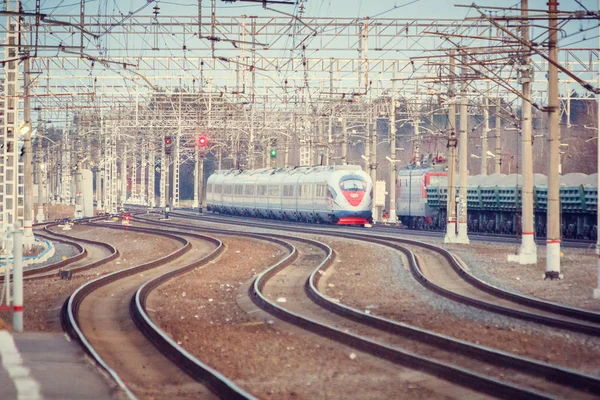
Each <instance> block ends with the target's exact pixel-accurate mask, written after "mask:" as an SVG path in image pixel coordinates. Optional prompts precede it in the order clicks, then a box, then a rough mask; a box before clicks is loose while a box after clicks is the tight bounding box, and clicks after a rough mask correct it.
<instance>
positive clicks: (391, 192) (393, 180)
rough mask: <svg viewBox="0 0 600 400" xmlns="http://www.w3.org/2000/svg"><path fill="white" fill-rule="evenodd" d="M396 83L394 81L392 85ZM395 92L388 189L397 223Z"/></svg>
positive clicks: (394, 220) (391, 212)
mask: <svg viewBox="0 0 600 400" xmlns="http://www.w3.org/2000/svg"><path fill="white" fill-rule="evenodd" d="M394 84H395V81H392V85H394ZM394 93H395V90H392V98H391V99H390V123H389V125H390V131H389V132H390V133H389V134H390V160H391V162H390V164H391V165H390V178H389V179H390V180H389V187H388V196H389V199H390V217H389V220H390V222H392V223H395V222H396V220H397V219H398V216H397V215H396V177H397V176H398V173H397V170H396V100H394Z"/></svg>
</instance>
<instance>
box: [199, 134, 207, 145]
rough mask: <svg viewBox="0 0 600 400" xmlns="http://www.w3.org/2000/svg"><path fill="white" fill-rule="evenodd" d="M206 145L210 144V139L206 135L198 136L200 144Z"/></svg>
mask: <svg viewBox="0 0 600 400" xmlns="http://www.w3.org/2000/svg"><path fill="white" fill-rule="evenodd" d="M206 145H208V139H206V137H205V136H200V137H199V138H198V146H200V147H205V146H206Z"/></svg>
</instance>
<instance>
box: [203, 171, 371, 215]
mask: <svg viewBox="0 0 600 400" xmlns="http://www.w3.org/2000/svg"><path fill="white" fill-rule="evenodd" d="M372 191H373V184H372V181H371V178H370V177H369V175H367V174H366V173H365V172H364V171H363V170H362V169H361V167H360V166H357V165H333V166H317V167H297V168H280V169H272V168H264V169H256V170H247V171H243V170H219V171H215V173H213V174H212V175H211V176H210V177H209V178H208V181H207V185H206V204H207V209H208V210H209V211H214V212H219V213H229V214H237V215H252V216H260V217H265V218H276V219H285V220H296V221H309V222H330V223H336V224H348V225H349V224H367V223H370V222H371V208H372V195H373V192H372Z"/></svg>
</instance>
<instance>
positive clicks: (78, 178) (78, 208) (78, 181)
mask: <svg viewBox="0 0 600 400" xmlns="http://www.w3.org/2000/svg"><path fill="white" fill-rule="evenodd" d="M80 135H81V132H78V134H77V137H76V138H75V165H76V167H75V173H74V175H75V214H74V218H81V217H82V216H83V190H82V174H81V168H82V163H81V159H82V156H83V151H82V148H81V147H82V145H81V136H80Z"/></svg>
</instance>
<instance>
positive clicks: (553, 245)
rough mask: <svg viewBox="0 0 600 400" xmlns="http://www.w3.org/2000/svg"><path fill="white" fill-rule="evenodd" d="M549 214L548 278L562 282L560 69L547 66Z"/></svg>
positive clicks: (553, 8)
mask: <svg viewBox="0 0 600 400" xmlns="http://www.w3.org/2000/svg"><path fill="white" fill-rule="evenodd" d="M548 28H549V30H548V33H549V38H548V55H549V57H550V59H551V60H553V61H555V62H556V61H557V60H558V1H556V0H550V1H548ZM548 110H549V111H548V114H549V115H548V123H549V129H548V145H549V146H548V147H549V150H548V156H547V158H548V212H547V213H546V217H547V218H546V232H547V233H546V273H545V275H544V277H545V278H550V279H556V278H558V279H560V278H562V274H561V273H560V239H561V237H560V236H561V232H560V174H559V168H560V100H559V92H558V68H557V67H556V65H555V64H551V63H550V64H549V66H548Z"/></svg>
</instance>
